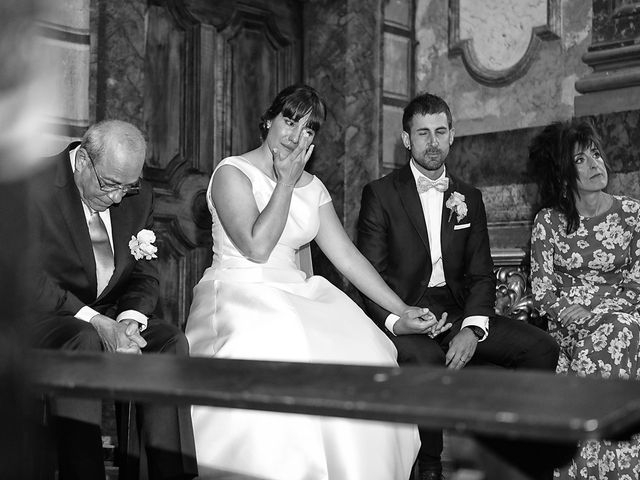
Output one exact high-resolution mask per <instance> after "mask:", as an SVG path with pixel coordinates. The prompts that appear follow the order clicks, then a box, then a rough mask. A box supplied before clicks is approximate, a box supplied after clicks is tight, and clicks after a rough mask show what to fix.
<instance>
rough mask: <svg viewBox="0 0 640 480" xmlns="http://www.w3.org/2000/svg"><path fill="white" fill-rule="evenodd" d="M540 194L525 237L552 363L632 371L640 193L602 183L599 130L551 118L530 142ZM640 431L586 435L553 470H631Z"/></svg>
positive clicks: (572, 370)
mask: <svg viewBox="0 0 640 480" xmlns="http://www.w3.org/2000/svg"><path fill="white" fill-rule="evenodd" d="M529 158H530V161H531V164H532V170H533V173H534V175H535V177H536V180H537V183H538V188H539V195H540V200H541V206H542V207H543V208H542V210H540V211H539V212H538V214H537V216H536V218H535V220H534V226H533V232H532V237H531V282H532V289H533V295H534V302H535V304H536V306H537V307H538V308H539V309H540V311H541V313H543V314H546V315H547V317H548V318H549V332H550V333H551V335H552V336H553V337H554V338H555V339H556V340H557V341H558V342H559V344H560V346H561V355H560V359H559V361H558V367H557V372H558V373H562V374H574V375H580V376H600V377H604V378H623V379H630V380H638V377H639V373H640V372H639V363H638V350H639V342H640V313H639V312H638V307H639V306H640V202H638V200H635V199H633V198H630V197H626V196H616V195H610V194H608V193H606V192H605V191H604V189H605V187H606V186H607V181H608V172H607V165H606V162H605V159H604V156H603V152H602V148H601V144H600V139H599V137H598V135H597V133H596V132H595V130H594V128H593V126H592V125H591V124H590V123H588V122H586V121H574V122H572V123H567V124H554V125H551V126H549V127H547V128H546V129H545V130H544V131H543V132H542V133H541V134H540V135H539V136H538V137H536V138H535V139H534V140H533V142H532V144H531V146H530V149H529ZM639 447H640V437H639V436H634V437H633V438H632V439H631V440H630V441H620V442H614V441H607V440H604V441H586V442H583V443H581V444H580V446H579V449H578V452H577V454H576V455H575V457H574V459H573V460H572V461H571V462H570V463H569V464H568V465H567V466H566V467H564V468H562V469H560V470H557V471H556V472H555V477H556V478H580V479H623V480H627V479H637V478H639V477H640V464H639V462H638V453H639Z"/></svg>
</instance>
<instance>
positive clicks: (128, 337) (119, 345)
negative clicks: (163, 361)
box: [91, 315, 147, 354]
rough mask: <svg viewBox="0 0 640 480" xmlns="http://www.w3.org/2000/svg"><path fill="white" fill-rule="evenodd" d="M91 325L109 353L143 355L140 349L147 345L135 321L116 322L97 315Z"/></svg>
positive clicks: (92, 319)
mask: <svg viewBox="0 0 640 480" xmlns="http://www.w3.org/2000/svg"><path fill="white" fill-rule="evenodd" d="M91 325H93V327H94V328H95V329H96V330H97V332H98V336H100V340H102V344H103V345H104V347H105V349H106V350H107V352H119V353H136V354H139V353H142V352H141V350H140V349H141V348H144V347H145V346H146V345H147V342H146V340H145V339H144V338H142V336H141V335H140V331H139V329H138V323H137V322H136V321H135V320H130V319H125V320H122V321H121V322H116V321H115V320H113V319H112V318H109V317H107V316H106V315H95V316H94V317H93V318H91Z"/></svg>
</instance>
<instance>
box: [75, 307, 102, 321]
mask: <svg viewBox="0 0 640 480" xmlns="http://www.w3.org/2000/svg"><path fill="white" fill-rule="evenodd" d="M96 315H100V312H96V311H95V310H94V309H93V308H91V307H88V306H86V305H85V306H84V307H82V308H81V309H80V310H78V313H76V314H75V315H74V317H76V318H77V319H78V320H82V321H83V322H89V321H91V319H92V318H93V317H95V316H96Z"/></svg>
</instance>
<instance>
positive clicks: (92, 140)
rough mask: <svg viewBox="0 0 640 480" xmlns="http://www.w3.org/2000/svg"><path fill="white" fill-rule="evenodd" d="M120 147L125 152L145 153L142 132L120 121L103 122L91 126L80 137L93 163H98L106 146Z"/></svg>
mask: <svg viewBox="0 0 640 480" xmlns="http://www.w3.org/2000/svg"><path fill="white" fill-rule="evenodd" d="M115 145H122V146H123V147H124V148H125V149H126V150H127V151H130V152H135V153H142V155H143V156H144V155H145V153H146V148H147V144H146V141H145V139H144V136H143V135H142V132H141V131H140V130H139V129H138V128H137V127H136V126H135V125H132V124H131V123H128V122H123V121H122V120H103V121H101V122H98V123H96V124H94V125H91V126H90V127H89V128H88V130H87V131H86V132H85V134H84V136H83V137H82V143H81V147H82V148H84V149H85V150H86V151H87V152H89V155H90V156H91V158H92V159H94V162H96V163H98V162H100V159H101V158H102V157H103V156H104V153H105V150H106V149H107V147H108V146H115Z"/></svg>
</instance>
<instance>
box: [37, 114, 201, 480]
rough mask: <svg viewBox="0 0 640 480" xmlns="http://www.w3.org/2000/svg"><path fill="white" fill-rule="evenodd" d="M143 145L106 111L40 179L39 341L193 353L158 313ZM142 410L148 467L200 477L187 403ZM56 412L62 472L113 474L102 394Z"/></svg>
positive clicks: (59, 404)
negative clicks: (105, 445)
mask: <svg viewBox="0 0 640 480" xmlns="http://www.w3.org/2000/svg"><path fill="white" fill-rule="evenodd" d="M145 151H146V146H145V141H144V138H143V136H142V134H141V133H140V131H139V130H138V129H137V128H136V127H134V126H133V125H131V124H129V123H126V122H121V121H115V120H112V121H103V122H100V123H98V124H95V125H93V126H91V127H90V128H89V129H88V130H87V132H86V134H85V135H84V137H83V138H82V141H81V142H79V143H72V144H71V145H69V146H68V148H67V149H66V150H65V151H63V152H62V153H60V154H59V155H57V156H55V157H53V158H51V159H49V161H48V162H46V163H47V164H48V165H49V167H50V168H48V169H47V170H46V171H43V172H41V174H39V175H38V176H37V178H35V179H34V181H33V184H32V186H33V189H32V197H33V200H34V202H35V204H34V212H33V215H34V217H33V221H34V223H35V225H36V227H37V252H36V253H37V255H38V272H37V273H36V274H34V278H35V281H36V284H35V288H36V292H35V296H36V299H35V302H34V310H35V313H34V315H33V325H32V333H33V339H32V343H33V345H34V346H36V347H38V348H48V349H59V350H75V351H91V352H101V351H107V352H125V353H130V354H139V353H147V352H156V353H158V352H159V353H167V354H175V355H182V356H185V355H188V344H187V341H186V338H185V337H184V334H183V333H182V332H181V331H180V330H179V329H178V328H176V327H175V326H173V325H170V324H168V323H163V322H161V321H159V319H157V318H153V317H152V313H153V311H154V309H155V307H156V303H157V298H158V285H159V280H158V272H157V266H156V261H155V260H154V259H155V258H156V248H155V246H154V245H153V242H154V241H155V236H154V235H153V232H152V230H151V229H152V225H153V223H152V222H153V215H152V214H153V191H152V188H151V185H149V184H147V183H146V182H145V181H144V180H142V179H141V178H140V176H141V172H142V167H143V165H144V159H145ZM132 237H135V240H132ZM99 374H100V372H96V375H99ZM139 412H140V417H141V418H142V427H143V432H144V435H143V436H144V438H145V442H146V453H147V459H148V469H149V477H150V478H151V479H191V478H193V477H195V476H196V475H197V467H196V464H195V450H194V445H193V431H192V426H191V419H190V414H189V411H188V409H184V408H180V409H178V408H175V407H167V406H158V405H143V406H141V408H140V409H139ZM52 414H53V427H54V433H55V438H56V440H57V447H58V458H59V469H60V475H61V478H64V479H66V480H68V479H89V478H90V479H100V478H105V471H104V461H103V457H102V442H101V431H100V422H101V414H102V409H101V404H100V402H99V401H94V400H78V399H69V398H58V399H55V400H54V401H53V402H52Z"/></svg>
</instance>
